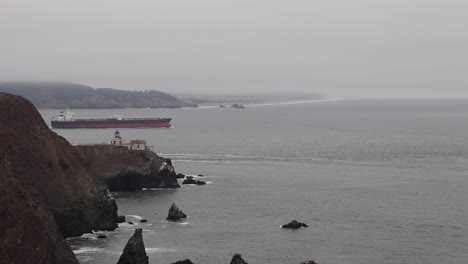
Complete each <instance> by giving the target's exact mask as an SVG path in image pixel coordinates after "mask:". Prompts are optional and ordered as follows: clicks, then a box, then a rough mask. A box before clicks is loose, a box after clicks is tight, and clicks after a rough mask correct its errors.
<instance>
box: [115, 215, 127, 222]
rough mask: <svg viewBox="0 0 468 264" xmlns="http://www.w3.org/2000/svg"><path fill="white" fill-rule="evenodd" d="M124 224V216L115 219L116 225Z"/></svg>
mask: <svg viewBox="0 0 468 264" xmlns="http://www.w3.org/2000/svg"><path fill="white" fill-rule="evenodd" d="M124 222H125V215H119V217H118V218H117V223H124Z"/></svg>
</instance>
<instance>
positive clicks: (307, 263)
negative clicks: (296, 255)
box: [299, 260, 317, 264]
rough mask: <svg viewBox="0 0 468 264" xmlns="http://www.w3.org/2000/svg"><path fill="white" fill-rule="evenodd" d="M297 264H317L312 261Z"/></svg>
mask: <svg viewBox="0 0 468 264" xmlns="http://www.w3.org/2000/svg"><path fill="white" fill-rule="evenodd" d="M299 264H317V262H315V261H313V260H308V261H304V262H301V263H299Z"/></svg>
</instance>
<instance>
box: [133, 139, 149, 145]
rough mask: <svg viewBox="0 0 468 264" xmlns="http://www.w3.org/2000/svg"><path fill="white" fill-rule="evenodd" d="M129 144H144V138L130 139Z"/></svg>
mask: <svg viewBox="0 0 468 264" xmlns="http://www.w3.org/2000/svg"><path fill="white" fill-rule="evenodd" d="M130 144H132V145H134V144H142V145H146V140H141V139H135V140H130Z"/></svg>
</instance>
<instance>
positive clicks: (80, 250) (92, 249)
mask: <svg viewBox="0 0 468 264" xmlns="http://www.w3.org/2000/svg"><path fill="white" fill-rule="evenodd" d="M103 250H104V249H103V248H96V247H81V248H78V249H75V250H73V253H75V254H83V253H90V252H101V251H103Z"/></svg>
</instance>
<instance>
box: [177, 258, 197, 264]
mask: <svg viewBox="0 0 468 264" xmlns="http://www.w3.org/2000/svg"><path fill="white" fill-rule="evenodd" d="M172 264H193V262H192V261H190V259H184V260H179V261H177V262H174V263H172Z"/></svg>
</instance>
